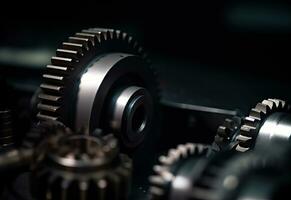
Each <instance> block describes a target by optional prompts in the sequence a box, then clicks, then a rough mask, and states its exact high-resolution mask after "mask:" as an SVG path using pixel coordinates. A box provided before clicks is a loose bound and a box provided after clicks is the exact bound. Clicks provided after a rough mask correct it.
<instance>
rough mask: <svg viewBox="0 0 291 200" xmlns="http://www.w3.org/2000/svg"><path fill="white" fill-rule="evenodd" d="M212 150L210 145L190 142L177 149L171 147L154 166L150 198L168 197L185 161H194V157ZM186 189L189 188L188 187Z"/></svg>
mask: <svg viewBox="0 0 291 200" xmlns="http://www.w3.org/2000/svg"><path fill="white" fill-rule="evenodd" d="M210 150H211V148H210V146H208V145H203V144H193V143H188V144H185V145H179V146H178V147H177V148H176V149H170V150H169V152H168V154H167V155H166V156H161V157H159V164H158V165H155V166H154V168H153V170H154V172H155V175H152V176H150V177H149V181H150V184H151V187H150V189H149V195H150V199H153V200H155V199H168V196H169V195H170V193H171V185H173V183H174V182H175V179H176V177H178V174H179V170H180V169H181V168H182V167H183V166H184V165H185V162H187V161H188V160H191V162H192V161H193V158H197V159H198V158H200V157H206V155H208V154H209V153H210ZM194 160H195V159H194ZM196 161H197V160H196ZM189 178H190V177H189ZM185 189H186V190H187V188H185Z"/></svg>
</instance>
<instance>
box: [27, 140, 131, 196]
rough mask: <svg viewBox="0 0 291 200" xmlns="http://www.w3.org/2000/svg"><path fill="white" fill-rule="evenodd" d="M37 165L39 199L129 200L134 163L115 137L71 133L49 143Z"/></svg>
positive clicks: (34, 184)
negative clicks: (121, 148) (121, 152)
mask: <svg viewBox="0 0 291 200" xmlns="http://www.w3.org/2000/svg"><path fill="white" fill-rule="evenodd" d="M35 162H36V163H35V164H34V165H33V172H32V176H31V180H32V182H31V183H32V194H33V195H34V196H35V198H36V199H39V200H51V199H60V200H67V199H72V200H74V199H75V200H79V199H83V200H89V199H100V200H109V199H110V200H125V199H127V197H128V194H129V188H130V180H131V171H132V163H131V160H130V159H129V158H128V157H127V156H126V155H124V154H119V151H118V144H117V140H116V139H115V138H114V136H113V135H106V136H104V137H93V136H88V135H84V134H82V135H76V134H71V135H69V136H63V137H59V138H57V140H55V141H54V143H51V144H49V146H48V147H47V152H46V154H45V155H44V156H43V158H42V159H37V160H36V161H35Z"/></svg>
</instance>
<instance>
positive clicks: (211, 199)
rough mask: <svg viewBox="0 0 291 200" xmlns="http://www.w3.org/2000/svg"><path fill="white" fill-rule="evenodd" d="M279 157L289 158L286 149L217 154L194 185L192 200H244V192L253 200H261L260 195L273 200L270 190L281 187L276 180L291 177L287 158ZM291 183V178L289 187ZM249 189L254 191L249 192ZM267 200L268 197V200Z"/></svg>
mask: <svg viewBox="0 0 291 200" xmlns="http://www.w3.org/2000/svg"><path fill="white" fill-rule="evenodd" d="M278 154H280V155H284V156H286V155H287V154H286V149H284V148H280V147H279V148H276V151H274V152H273V153H269V154H266V153H265V151H260V152H259V151H256V152H248V153H245V154H237V153H236V152H234V151H232V152H230V151H229V152H223V153H218V154H216V155H215V156H213V157H212V158H211V159H210V160H209V163H208V165H207V166H206V167H205V168H204V170H203V173H201V174H200V176H198V179H197V180H196V182H195V183H194V184H193V189H192V196H191V198H189V199H191V200H235V199H241V198H242V197H244V195H242V196H240V195H241V194H242V193H243V192H247V193H248V195H246V196H247V197H249V198H250V197H252V199H261V198H259V196H256V195H260V194H263V193H264V194H265V195H269V196H268V197H271V196H270V192H269V191H268V190H271V188H272V190H274V189H276V188H277V187H278V183H277V182H276V181H275V179H278V176H279V174H280V175H281V176H282V175H283V176H284V174H285V175H287V176H289V175H290V173H289V172H288V171H289V168H288V167H286V165H285V164H286V159H285V157H284V158H283V159H282V157H278V156H277V155H278ZM287 157H288V156H287ZM288 174H289V175H288ZM274 175H275V176H274ZM261 178H262V179H261ZM266 180H270V181H266ZM273 180H274V182H273ZM290 180H291V179H290V176H289V183H290ZM261 181H262V182H261ZM264 184H265V185H264ZM249 186H251V187H249ZM270 186H271V187H270ZM254 187H259V188H261V190H260V192H257V190H253V188H254ZM249 188H251V190H248V189H249ZM266 188H267V189H266ZM249 192H250V193H249ZM239 197H240V198H239ZM266 197H267V196H264V199H265V198H266ZM268 199H269V198H268Z"/></svg>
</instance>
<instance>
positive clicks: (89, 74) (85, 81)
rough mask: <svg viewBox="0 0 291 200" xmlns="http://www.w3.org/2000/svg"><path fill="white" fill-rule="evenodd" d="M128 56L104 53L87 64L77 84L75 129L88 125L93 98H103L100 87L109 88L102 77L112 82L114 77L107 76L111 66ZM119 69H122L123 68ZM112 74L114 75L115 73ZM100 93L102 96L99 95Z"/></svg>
mask: <svg viewBox="0 0 291 200" xmlns="http://www.w3.org/2000/svg"><path fill="white" fill-rule="evenodd" d="M129 56H132V55H129V54H122V53H112V54H106V55H103V56H100V57H98V58H97V59H96V60H95V61H93V62H92V64H91V65H90V64H89V68H88V69H87V71H86V72H85V73H84V74H83V75H82V77H81V80H80V85H79V91H78V97H77V112H76V130H79V129H80V128H82V127H83V126H87V127H90V119H91V114H92V109H93V105H94V101H95V98H98V100H99V101H102V99H104V98H105V96H104V94H99V93H100V90H101V89H100V87H107V88H108V89H107V90H109V89H110V88H109V87H110V86H111V84H112V83H111V84H110V85H104V79H105V78H107V79H108V81H112V82H114V81H115V79H114V77H113V76H112V77H109V76H110V73H111V71H112V70H114V69H112V68H114V65H115V64H116V63H117V62H119V61H120V60H122V59H123V58H124V57H129ZM121 70H122V71H123V70H124V69H121ZM108 74H109V75H108ZM114 75H115V76H116V75H117V74H114ZM102 84H103V85H102ZM98 92H99V93H98ZM97 95H98V96H97ZM100 95H102V96H101V97H100ZM100 109H101V108H100Z"/></svg>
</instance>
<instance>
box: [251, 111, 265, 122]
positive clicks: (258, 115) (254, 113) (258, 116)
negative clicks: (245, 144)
mask: <svg viewBox="0 0 291 200" xmlns="http://www.w3.org/2000/svg"><path fill="white" fill-rule="evenodd" d="M262 114H263V113H262V112H261V111H260V110H257V109H256V108H252V109H251V111H250V117H252V118H254V119H258V120H261V118H262Z"/></svg>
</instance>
